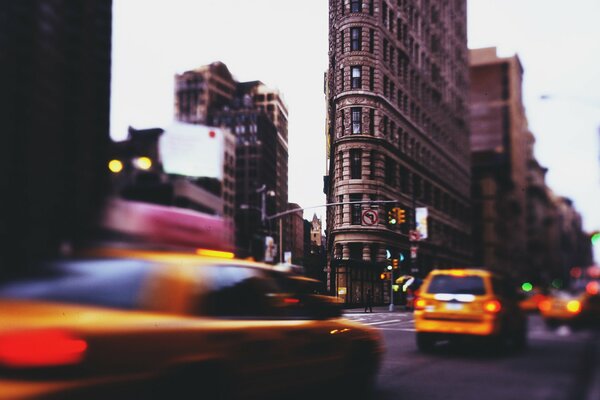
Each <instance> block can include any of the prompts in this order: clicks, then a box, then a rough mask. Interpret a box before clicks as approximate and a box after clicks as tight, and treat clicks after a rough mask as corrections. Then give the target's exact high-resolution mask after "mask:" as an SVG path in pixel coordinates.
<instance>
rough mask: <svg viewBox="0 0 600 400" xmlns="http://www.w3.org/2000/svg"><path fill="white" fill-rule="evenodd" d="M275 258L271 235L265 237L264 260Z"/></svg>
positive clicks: (268, 260) (271, 260)
mask: <svg viewBox="0 0 600 400" xmlns="http://www.w3.org/2000/svg"><path fill="white" fill-rule="evenodd" d="M274 259H275V240H274V239H273V237H272V236H267V237H265V262H273V260H274Z"/></svg>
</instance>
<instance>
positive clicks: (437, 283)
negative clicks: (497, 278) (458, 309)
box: [427, 275, 485, 295]
mask: <svg viewBox="0 0 600 400" xmlns="http://www.w3.org/2000/svg"><path fill="white" fill-rule="evenodd" d="M427 293H432V294H436V293H449V294H473V295H484V294H485V284H484V282H483V278H482V277H480V276H473V275H471V276H457V275H435V276H433V279H431V282H430V283H429V287H428V288H427Z"/></svg>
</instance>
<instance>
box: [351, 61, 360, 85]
mask: <svg viewBox="0 0 600 400" xmlns="http://www.w3.org/2000/svg"><path fill="white" fill-rule="evenodd" d="M361 75H362V67H360V66H356V67H352V82H351V87H352V89H360V88H361V87H362V81H361Z"/></svg>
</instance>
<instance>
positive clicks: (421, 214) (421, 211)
mask: <svg viewBox="0 0 600 400" xmlns="http://www.w3.org/2000/svg"><path fill="white" fill-rule="evenodd" d="M427 216H428V213H427V207H417V208H416V217H415V219H416V228H417V232H419V239H420V240H422V239H427Z"/></svg>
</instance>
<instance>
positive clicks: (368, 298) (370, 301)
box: [365, 289, 373, 312]
mask: <svg viewBox="0 0 600 400" xmlns="http://www.w3.org/2000/svg"><path fill="white" fill-rule="evenodd" d="M367 308H368V309H369V312H373V296H372V295H371V289H367V296H366V297H365V312H367Z"/></svg>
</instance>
